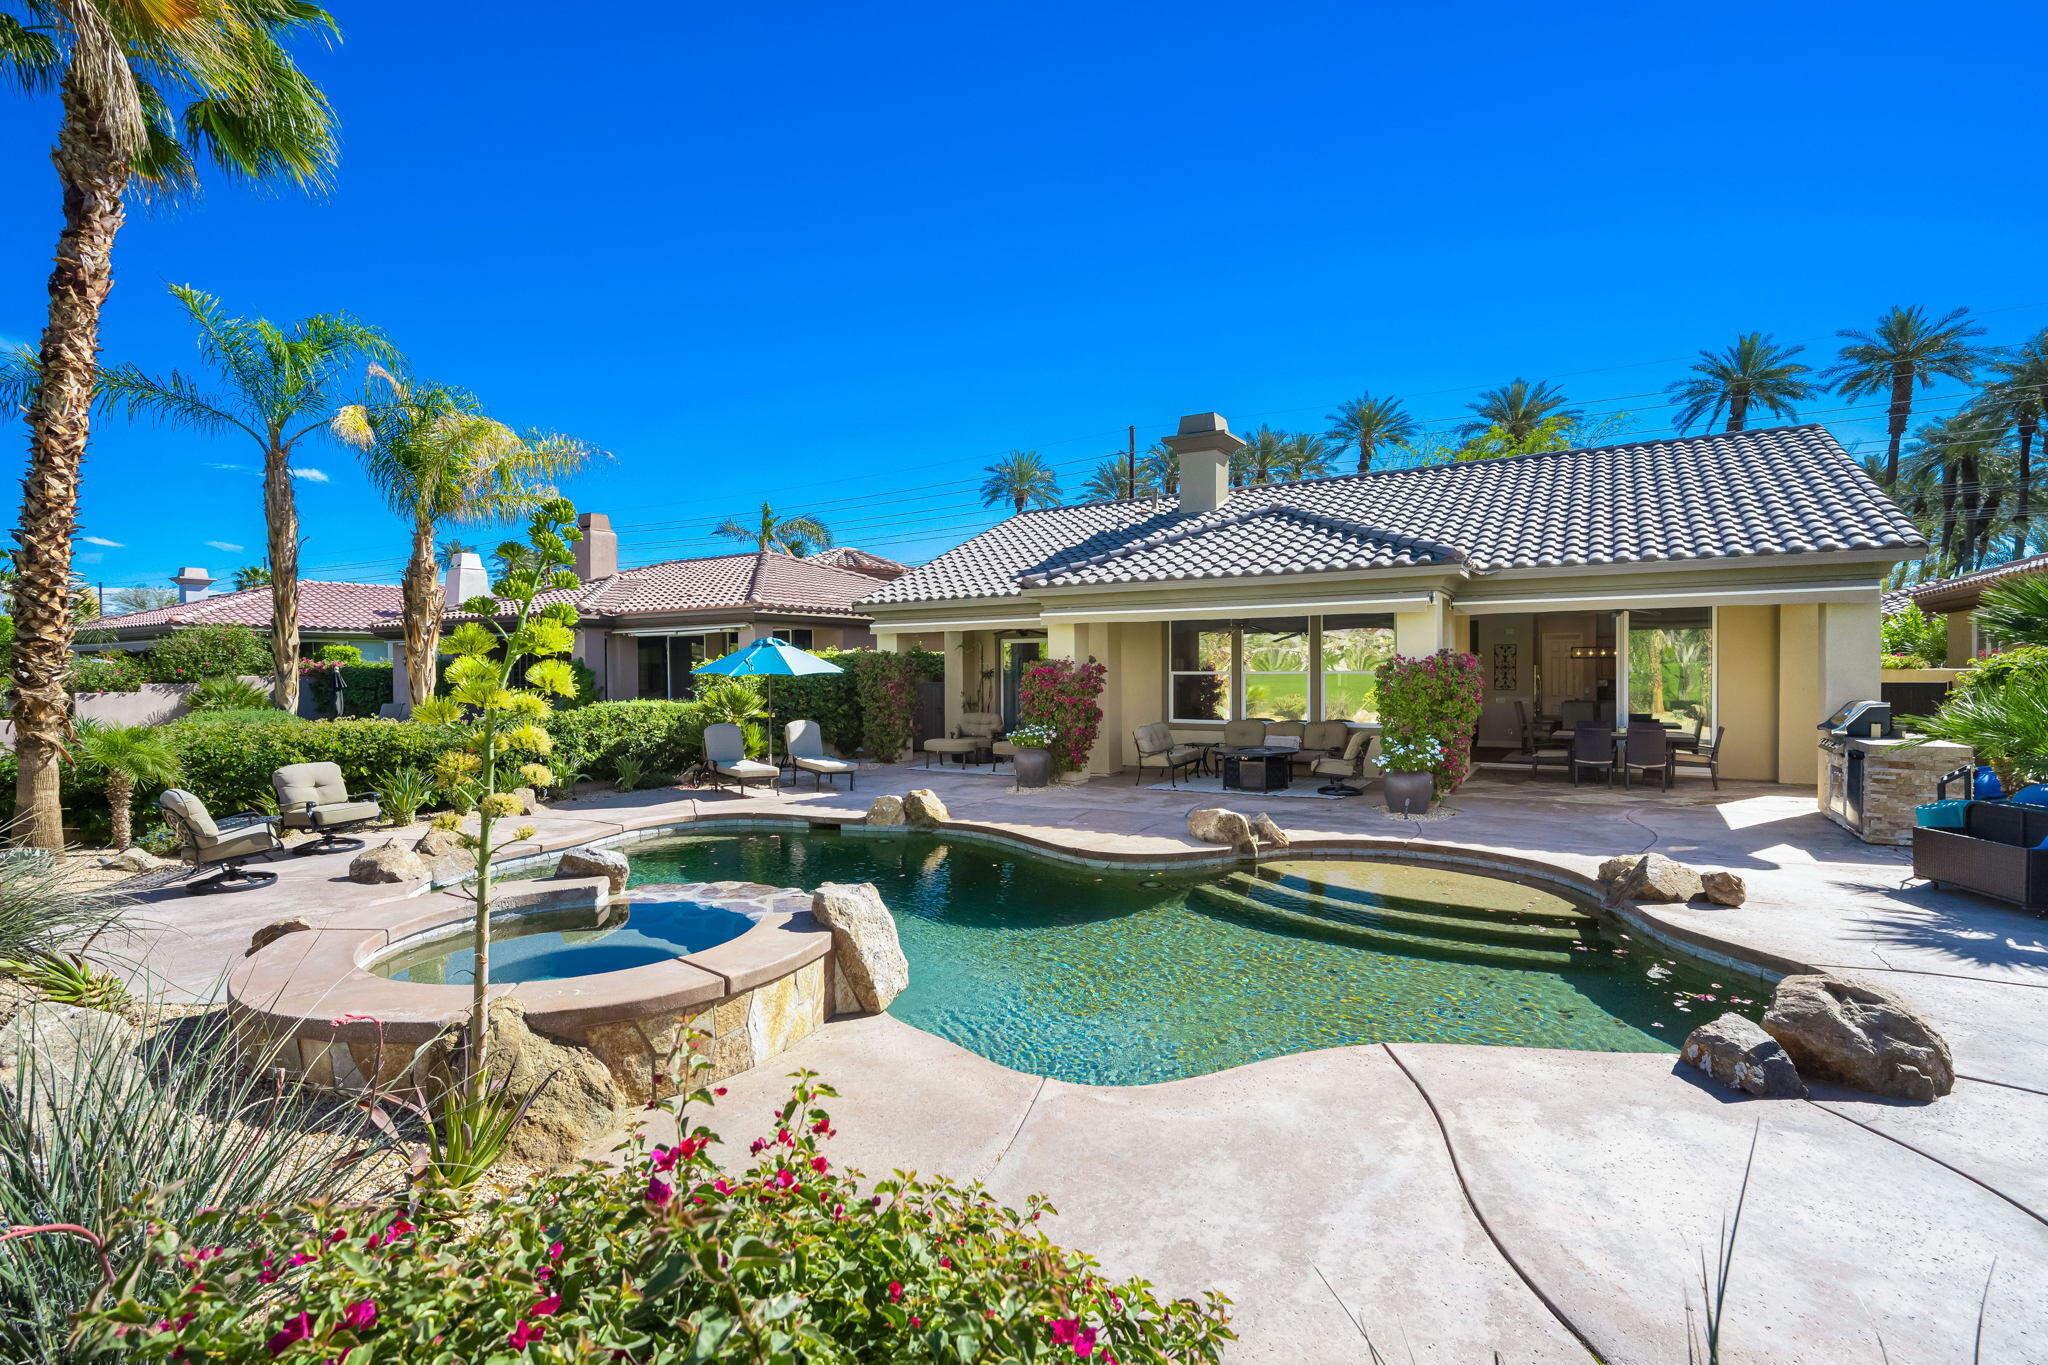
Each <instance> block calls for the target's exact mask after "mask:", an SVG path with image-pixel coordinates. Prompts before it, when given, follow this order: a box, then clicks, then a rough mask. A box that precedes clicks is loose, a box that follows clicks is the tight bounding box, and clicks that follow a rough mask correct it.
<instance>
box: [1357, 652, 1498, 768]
mask: <svg viewBox="0 0 2048 1365" xmlns="http://www.w3.org/2000/svg"><path fill="white" fill-rule="evenodd" d="M1374 676H1375V678H1376V680H1377V682H1378V684H1379V706H1380V732H1381V735H1382V740H1381V743H1382V744H1383V745H1386V746H1395V747H1399V748H1404V749H1410V750H1423V749H1426V748H1427V741H1431V740H1434V741H1435V742H1436V744H1437V746H1438V747H1439V748H1440V749H1441V751H1442V756H1441V757H1440V758H1438V759H1437V761H1436V762H1435V763H1434V764H1432V765H1431V767H1430V774H1431V776H1432V777H1434V778H1435V783H1436V795H1437V798H1438V799H1439V800H1441V799H1442V798H1443V797H1446V796H1449V795H1450V794H1451V793H1452V792H1454V791H1456V790H1457V789H1458V788H1459V787H1461V786H1463V785H1464V782H1465V779H1466V778H1467V777H1469V776H1471V774H1472V736H1473V734H1474V732H1475V731H1476V730H1477V729H1478V727H1479V713H1480V711H1481V709H1482V708H1483V707H1484V706H1485V703H1486V680H1485V677H1484V674H1483V672H1482V670H1481V669H1480V666H1479V660H1478V659H1476V658H1474V657H1473V656H1471V655H1470V654H1453V653H1452V652H1451V651H1450V650H1448V649H1445V650H1439V651H1437V652H1436V653H1435V654H1428V655H1424V656H1423V657H1421V658H1419V659H1417V658H1410V657H1408V656H1407V655H1405V654H1396V655H1395V656H1394V657H1393V658H1391V659H1389V660H1387V661H1386V662H1385V663H1383V664H1381V665H1380V666H1379V668H1378V669H1377V670H1376V672H1375V674H1374Z"/></svg>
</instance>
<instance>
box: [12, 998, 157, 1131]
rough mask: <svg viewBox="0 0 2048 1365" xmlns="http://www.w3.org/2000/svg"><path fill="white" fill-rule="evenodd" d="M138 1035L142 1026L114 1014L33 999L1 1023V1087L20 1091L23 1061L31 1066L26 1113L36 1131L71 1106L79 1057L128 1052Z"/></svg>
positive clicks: (136, 1040) (47, 1124) (138, 1038)
mask: <svg viewBox="0 0 2048 1365" xmlns="http://www.w3.org/2000/svg"><path fill="white" fill-rule="evenodd" d="M141 1038H142V1031H141V1030H140V1029H138V1028H136V1027H135V1025H134V1024H132V1023H130V1022H129V1021H128V1020H126V1019H124V1018H122V1017H121V1016H120V1015H118V1014H111V1013H109V1012H107V1011H106V1010H92V1009H83V1008H81V1007H79V1006H77V1005H59V1004H55V1003H52V1002H51V1001H48V1000H37V1001H33V1002H31V1003H29V1004H28V1005H27V1006H25V1007H24V1008H23V1009H22V1010H21V1011H20V1013H18V1014H16V1015H15V1016H14V1017H13V1018H12V1019H10V1020H8V1021H7V1023H6V1025H5V1026H0V1090H6V1091H8V1092H9V1093H15V1092H17V1091H19V1089H20V1087H21V1072H22V1068H23V1066H24V1065H31V1066H33V1067H34V1068H35V1072H34V1074H35V1090H36V1093H37V1095H38V1096H39V1099H38V1100H37V1103H36V1106H35V1107H36V1109H37V1111H38V1112H36V1113H33V1114H30V1115H28V1116H27V1117H28V1120H29V1122H30V1124H31V1125H32V1126H33V1127H34V1128H35V1129H36V1130H37V1131H39V1132H40V1131H44V1130H46V1129H50V1128H52V1127H54V1126H55V1122H56V1120H57V1117H58V1116H59V1115H61V1114H62V1113H63V1112H64V1111H65V1110H66V1109H67V1108H69V1106H70V1103H71V1098H72V1095H73V1093H74V1092H75V1090H76V1082H77V1080H78V1078H79V1075H80V1070H81V1068H80V1065H79V1063H80V1059H81V1058H83V1057H89V1056H94V1055H98V1054H101V1053H106V1052H119V1053H122V1054H132V1053H133V1050H134V1047H135V1044H136V1043H137V1042H139V1041H140V1040H141ZM31 1054H32V1055H31Z"/></svg>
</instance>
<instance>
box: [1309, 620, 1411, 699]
mask: <svg viewBox="0 0 2048 1365" xmlns="http://www.w3.org/2000/svg"><path fill="white" fill-rule="evenodd" d="M1321 654H1322V669H1323V675H1322V683H1323V696H1322V718H1323V719H1324V720H1351V721H1376V720H1378V719H1379V718H1380V712H1379V682H1378V679H1377V678H1376V677H1375V676H1374V674H1375V670H1377V669H1378V668H1379V666H1380V665H1381V664H1383V663H1385V662H1386V661H1387V660H1388V659H1390V658H1392V657H1393V655H1394V618H1393V617H1392V616H1325V617H1324V618H1323V629H1322V647H1321Z"/></svg>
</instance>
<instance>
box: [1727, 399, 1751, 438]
mask: <svg viewBox="0 0 2048 1365" xmlns="http://www.w3.org/2000/svg"><path fill="white" fill-rule="evenodd" d="M1748 423H1749V395H1748V394H1746V393H1735V394H1730V395H1729V396H1728V430H1730V431H1741V430H1742V429H1743V428H1744V427H1745V426H1747V425H1748Z"/></svg>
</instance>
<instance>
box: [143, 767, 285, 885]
mask: <svg viewBox="0 0 2048 1365" xmlns="http://www.w3.org/2000/svg"><path fill="white" fill-rule="evenodd" d="M156 806H157V809H158V810H160V811H162V812H163V813H164V823H165V824H167V825H169V826H170V827H171V833H173V834H175V835H176V836H177V837H178V857H179V858H180V859H182V860H183V861H185V862H188V863H190V864H192V866H194V867H212V868H218V869H219V871H217V872H215V873H214V874H213V875H212V876H211V877H202V878H200V879H199V880H198V881H196V882H193V883H191V884H190V885H188V886H186V888H185V891H186V893H187V894H188V895H206V894H208V893H210V892H214V891H227V890H230V889H241V888H245V887H250V886H260V885H262V884H264V883H266V882H274V881H276V880H277V874H276V873H275V872H267V871H258V872H251V871H249V870H248V869H247V868H245V867H244V866H243V864H244V863H247V862H249V861H250V860H252V859H255V858H266V857H268V856H270V855H271V854H272V853H275V852H277V850H279V849H281V848H283V847H284V841H283V840H282V839H279V838H278V837H277V817H276V816H275V815H265V814H263V813H262V812H261V811H253V810H245V811H240V812H238V813H236V814H234V815H230V816H228V817H227V818H226V819H225V820H222V821H221V822H219V823H218V824H216V823H215V822H214V818H213V816H211V815H210V814H208V813H207V810H206V803H205V802H204V801H201V800H200V799H199V798H198V797H196V796H194V795H193V794H192V793H191V792H188V791H186V790H184V789H183V788H181V787H172V788H170V789H169V790H168V791H166V792H165V793H164V794H163V795H162V796H159V797H158V798H157V799H156Z"/></svg>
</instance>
